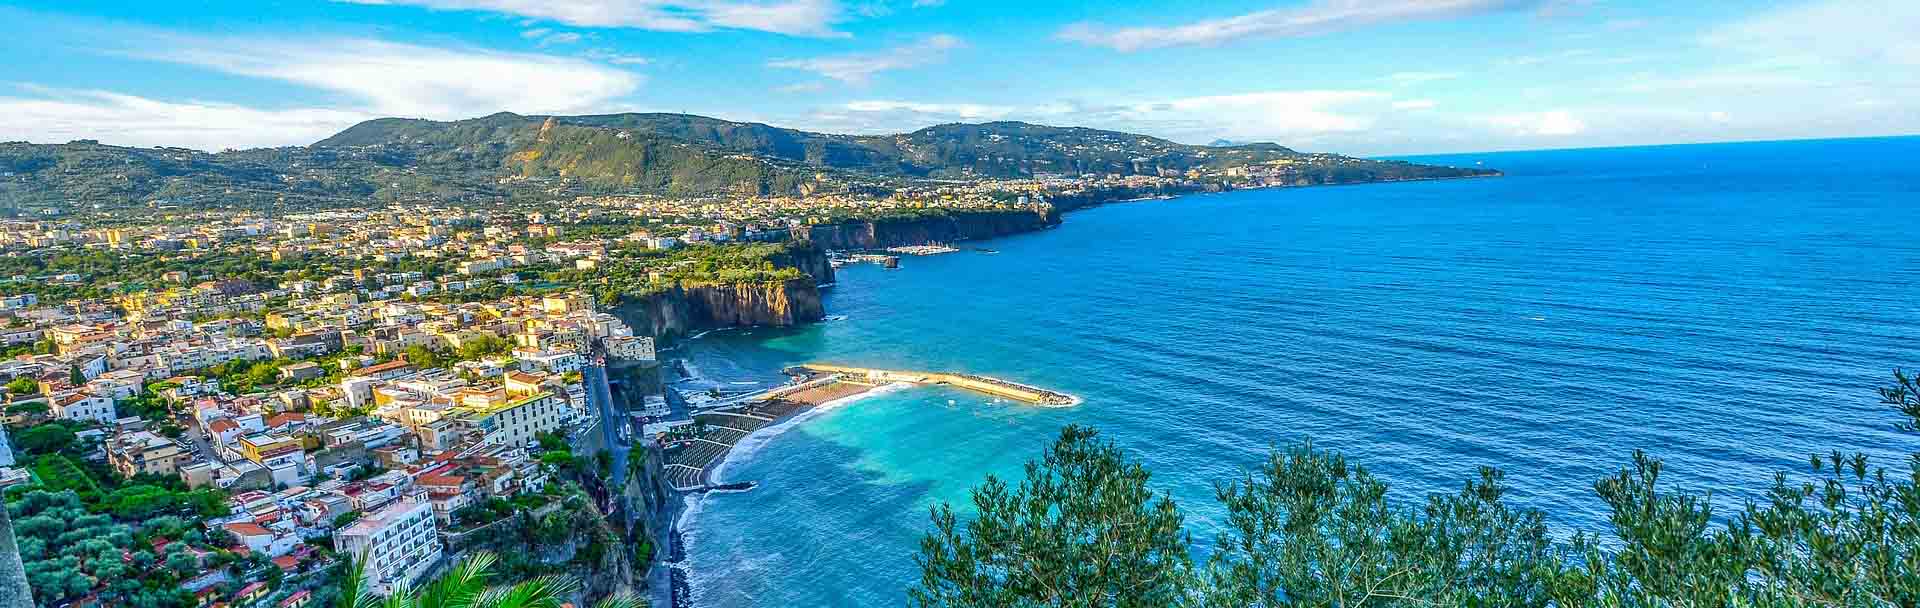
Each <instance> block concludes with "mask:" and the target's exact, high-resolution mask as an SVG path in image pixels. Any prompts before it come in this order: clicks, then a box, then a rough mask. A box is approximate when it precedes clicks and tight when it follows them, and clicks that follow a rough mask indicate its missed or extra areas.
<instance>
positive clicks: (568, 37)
mask: <svg viewBox="0 0 1920 608" xmlns="http://www.w3.org/2000/svg"><path fill="white" fill-rule="evenodd" d="M520 37H521V38H526V39H528V40H532V41H534V42H537V43H539V44H540V46H543V47H546V46H553V45H556V44H573V43H576V42H579V41H581V40H582V39H584V38H585V37H584V36H581V35H580V34H579V33H578V32H556V31H553V30H550V29H547V28H544V27H536V28H533V29H530V30H527V31H524V32H520Z"/></svg>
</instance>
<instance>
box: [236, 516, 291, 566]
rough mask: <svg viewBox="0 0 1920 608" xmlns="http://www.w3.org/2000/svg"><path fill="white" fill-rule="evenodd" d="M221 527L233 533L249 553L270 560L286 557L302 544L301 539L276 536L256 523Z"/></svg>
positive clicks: (283, 535)
mask: <svg viewBox="0 0 1920 608" xmlns="http://www.w3.org/2000/svg"><path fill="white" fill-rule="evenodd" d="M220 527H221V528H222V529H225V530H226V531H227V532H230V533H232V534H233V536H234V538H236V539H238V540H239V542H240V544H241V545H242V546H245V547H246V548H247V550H248V551H252V552H254V553H256V554H259V555H264V556H267V557H268V558H274V557H280V556H282V555H286V554H287V552H288V551H292V550H293V548H294V547H295V546H297V545H299V544H300V539H298V538H294V537H293V535H291V534H279V535H276V534H274V533H273V531H271V530H268V529H266V528H265V527H263V526H261V525H260V524H256V523H250V522H241V523H232V524H225V525H222V526H220Z"/></svg>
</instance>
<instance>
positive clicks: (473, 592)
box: [333, 552, 646, 608]
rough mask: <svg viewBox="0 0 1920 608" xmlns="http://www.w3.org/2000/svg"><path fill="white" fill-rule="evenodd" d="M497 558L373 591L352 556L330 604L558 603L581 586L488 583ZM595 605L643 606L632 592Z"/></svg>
mask: <svg viewBox="0 0 1920 608" xmlns="http://www.w3.org/2000/svg"><path fill="white" fill-rule="evenodd" d="M496 560H497V557H496V556H495V555H494V554H492V553H485V552H482V553H475V554H473V555H471V556H469V557H467V558H466V559H464V560H461V562H460V563H459V564H457V565H455V566H453V567H452V568H451V569H449V570H448V571H447V572H446V573H445V574H442V575H440V577H439V578H437V579H434V580H432V581H430V582H428V583H427V584H426V585H423V586H421V587H420V588H419V589H412V588H408V587H406V586H404V585H401V586H399V587H398V588H396V589H393V590H392V592H391V593H388V594H387V595H386V596H377V595H375V594H373V593H372V592H371V591H369V590H368V589H367V588H366V587H365V586H364V585H365V582H366V562H365V561H364V560H359V559H356V560H354V561H353V563H352V565H351V567H350V568H349V569H348V574H347V576H346V577H345V579H344V580H343V581H341V584H340V596H339V599H338V600H337V601H336V602H335V603H334V606H333V608H560V606H561V605H562V604H565V603H567V602H568V601H569V599H570V598H571V597H572V596H573V595H574V594H575V592H577V591H579V590H580V581H579V579H576V578H573V577H570V576H541V577H535V578H531V579H527V580H524V581H520V582H518V583H514V584H511V585H497V586H495V585H489V584H488V580H489V579H491V578H492V576H493V566H494V562H495V561H496ZM594 606H595V608H645V607H646V603H645V602H642V601H640V600H638V599H635V598H633V597H632V596H626V595H615V596H612V597H608V598H606V599H603V600H600V602H599V603H597V604H594Z"/></svg>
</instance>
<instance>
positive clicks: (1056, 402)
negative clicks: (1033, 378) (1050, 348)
mask: <svg viewBox="0 0 1920 608" xmlns="http://www.w3.org/2000/svg"><path fill="white" fill-rule="evenodd" d="M797 369H800V370H805V371H809V372H813V373H817V374H829V375H835V376H839V377H841V378H844V379H846V380H852V381H865V382H869V383H873V384H887V383H892V382H905V383H908V384H943V385H947V386H952V387H954V388H962V389H966V390H970V391H973V392H976V393H983V394H986V395H990V396H994V397H1000V398H1003V399H1012V400H1014V401H1020V402H1023V403H1030V404H1033V405H1039V406H1045V407H1071V406H1075V405H1079V404H1080V398H1079V397H1075V396H1073V395H1068V394H1066V393H1061V392H1057V391H1050V390H1047V389H1044V388H1040V387H1037V386H1032V385H1027V384H1021V383H1018V382H1013V381H1009V380H1001V379H999V378H993V377H989V376H981V375H978V374H954V373H945V372H921V371H901V370H890V369H873V368H866V367H848V366H844V365H832V364H827V363H808V364H805V365H800V366H798V368H797Z"/></svg>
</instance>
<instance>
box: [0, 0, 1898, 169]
mask: <svg viewBox="0 0 1920 608" xmlns="http://www.w3.org/2000/svg"><path fill="white" fill-rule="evenodd" d="M1914 32H1920V2H1913V1H1911V0H1900V1H1895V0H1860V1H1834V0H1811V1H1806V2H1780V3H1751V2H1721V1H1714V0H1703V1H1699V2H1689V3H1673V2H1625V1H1613V0H1533V1H1528V0H1289V1H1280V0H1211V1H1208V2H1181V3H1175V2H1165V1H1132V0H1122V1H1109V2H1086V3H1069V2H1033V1H1027V2H1002V1H994V2H988V1H984V0H626V1H616V0H572V1H556V0H350V1H338V2H320V1H316V2H291V1H271V0H257V1H252V2H141V3H132V2H94V1H89V0H65V1H58V2H42V1H38V0H29V1H27V2H24V3H14V4H11V5H9V6H5V7H0V54H4V56H5V57H8V58H9V60H8V61H7V62H6V64H5V67H3V68H0V140H20V139H25V140H29V141H35V142H61V141H67V140H70V139H79V138H91V139H99V140H101V141H105V142H108V143H116V144H125V145H140V146H152V145H180V146H188V147H195V148H201V149H219V148H225V147H250V146H265V145H297V144H306V143H310V142H312V141H314V140H317V139H319V138H321V137H325V136H326V135H329V134H331V133H333V132H335V131H338V130H339V129H341V128H344V127H346V126H348V125H351V124H353V123H354V122H357V121H360V120H365V119H368V118H374V117H380V116H408V117H424V118H434V119H457V118H466V117H473V116H480V115H485V114H490V113H493V112H497V111H503V110H504V111H513V112H519V113H523V114H544V113H568V114H582V113H611V112H624V111H664V112H688V113H695V114H703V115H708V116H716V117H720V118H727V119H732V120H745V121H758V122H765V123H769V124H773V125H778V126H784V127H794V128H801V129H810V130H818V131H828V132H851V133H890V132H901V131H908V130H912V129H915V128H919V127H924V126H927V125H932V124H938V123H943V122H956V121H964V122H977V121H985V120H1026V121H1030V122H1039V123H1046V124H1057V125H1077V126H1089V127H1098V128H1108V129H1118V130H1126V131H1133V132H1140V133H1147V134H1151V135H1157V136H1161V137H1167V138H1170V139H1174V140H1177V141H1183V142H1189V143H1207V142H1211V141H1214V140H1217V139H1227V140H1232V141H1275V142H1279V143H1282V144H1286V145H1290V146H1294V147H1297V148H1301V149H1307V150H1317V151H1318V150H1324V151H1336V152H1346V153H1354V154H1367V155H1382V154H1416V153H1433V152H1455V151H1479V150H1500V149H1530V148H1560V147H1581V146H1607V145H1635V144H1657V143H1684V142H1701V141H1730V140H1750V139H1783V138H1806V137H1846V136H1864V135H1895V134H1912V133H1920V35H1916V34H1914Z"/></svg>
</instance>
